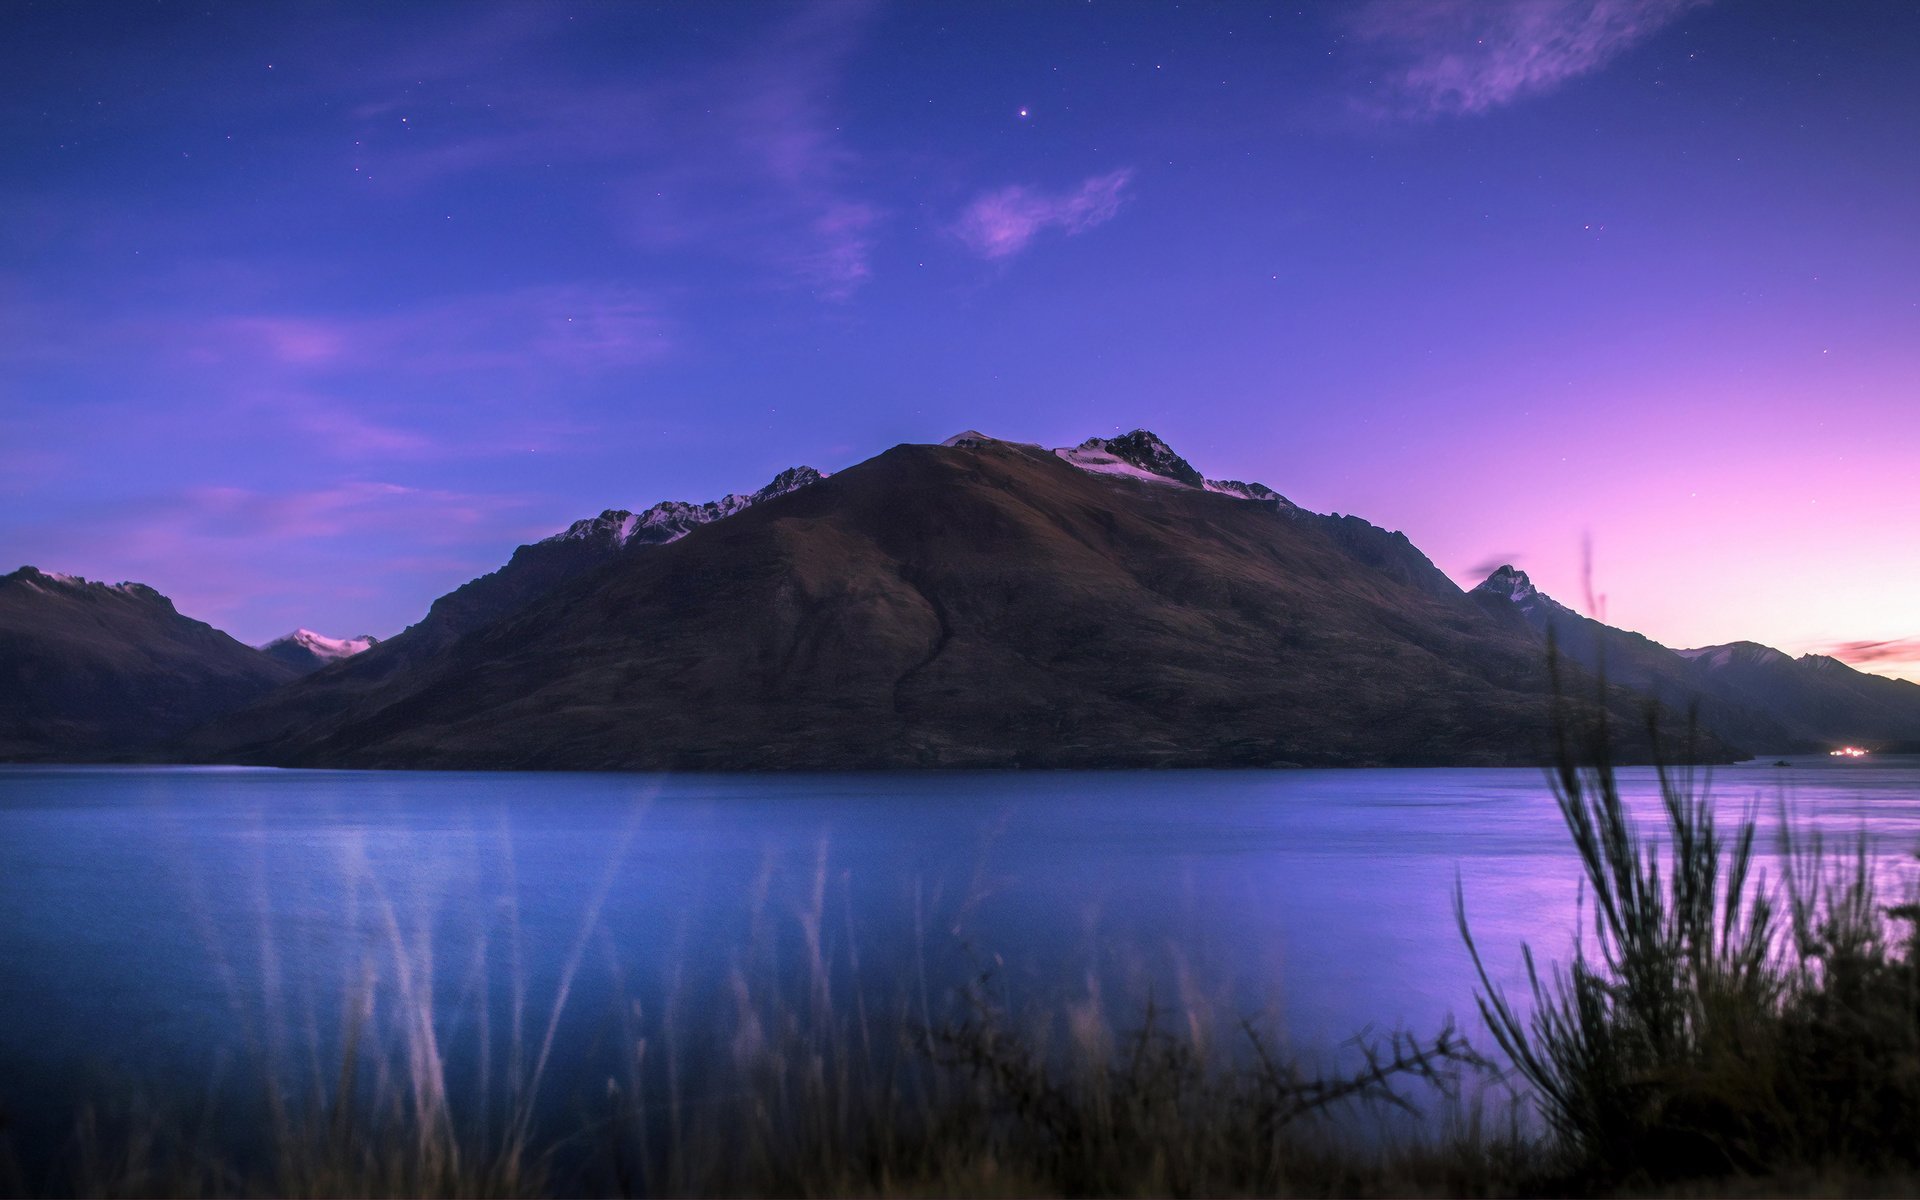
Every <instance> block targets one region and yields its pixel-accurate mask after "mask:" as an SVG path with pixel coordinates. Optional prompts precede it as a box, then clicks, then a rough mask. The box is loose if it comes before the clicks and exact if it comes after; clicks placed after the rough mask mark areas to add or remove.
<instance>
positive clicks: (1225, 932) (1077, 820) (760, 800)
mask: <svg viewBox="0 0 1920 1200" xmlns="http://www.w3.org/2000/svg"><path fill="white" fill-rule="evenodd" d="M1793 762H1794V764H1795V765H1794V766H1793V767H1792V769H1782V768H1776V767H1774V766H1773V765H1772V764H1771V763H1770V762H1769V763H1765V764H1754V765H1750V766H1740V767H1732V768H1721V769H1719V770H1718V771H1717V772H1715V774H1714V776H1713V781H1712V786H1713V794H1714V795H1715V796H1716V797H1717V798H1718V799H1719V800H1720V801H1721V802H1722V804H1723V806H1726V805H1731V806H1734V807H1735V808H1736V809H1737V808H1738V807H1742V806H1746V805H1758V806H1759V811H1760V813H1761V816H1762V817H1763V819H1764V820H1765V821H1767V822H1768V823H1770V822H1771V818H1772V816H1773V813H1774V812H1775V811H1776V809H1777V805H1778V804H1779V802H1780V801H1781V800H1782V799H1786V800H1788V801H1789V802H1791V804H1792V805H1793V806H1794V810H1795V811H1796V812H1797V813H1798V814H1799V815H1800V817H1801V818H1803V819H1805V820H1806V821H1809V822H1811V823H1813V824H1816V825H1818V826H1820V827H1821V828H1823V829H1825V830H1827V831H1828V832H1829V833H1832V834H1838V835H1843V836H1851V835H1852V834H1853V833H1855V832H1856V831H1860V830H1866V831H1868V832H1869V833H1870V834H1871V835H1872V836H1873V837H1874V838H1875V839H1876V845H1877V846H1878V847H1879V848H1880V849H1881V850H1883V851H1885V852H1886V853H1887V855H1888V861H1889V862H1890V863H1891V862H1895V861H1897V856H1898V855H1904V854H1906V853H1907V852H1909V851H1911V850H1912V849H1913V848H1914V847H1915V846H1916V845H1920V759H1886V760H1864V761H1858V762H1854V761H1835V760H1830V759H1826V758H1820V759H1795V760H1793ZM1625 775H1626V777H1627V779H1628V780H1629V783H1630V786H1631V788H1632V790H1633V792H1634V794H1635V796H1636V797H1637V800H1636V803H1637V804H1639V805H1641V806H1643V807H1644V806H1645V805H1646V804H1648V803H1650V798H1651V797H1652V796H1653V794H1654V793H1653V789H1652V776H1651V772H1649V771H1628V772H1626V773H1625ZM1647 811H1648V812H1649V815H1651V810H1650V809H1649V810H1647ZM1768 844H1769V845H1770V844H1771V843H1770V841H1769V843H1768ZM1890 869H1891V868H1890ZM1456 878H1458V880H1459V881H1460V884H1461V886H1462V887H1463V888H1464V891H1465V895H1466V901H1467V906H1468V910H1469V914H1470V916H1471V919H1472V922H1473V925H1474V927H1475V930H1476V933H1477V935H1478V937H1479V938H1480V941H1481V944H1482V946H1483V948H1484V949H1485V951H1486V953H1487V954H1488V957H1489V960H1490V962H1491V964H1492V965H1493V966H1494V967H1495V969H1496V971H1498V972H1499V973H1500V974H1501V975H1502V976H1503V977H1504V978H1507V979H1513V978H1515V976H1516V968H1517V966H1518V962H1519V957H1518V954H1519V944H1520V942H1521V941H1522V940H1523V939H1526V940H1531V941H1532V942H1533V944H1534V945H1535V946H1536V948H1538V949H1539V950H1541V951H1543V952H1544V954H1545V955H1546V956H1547V957H1561V956H1563V955H1564V951H1565V948H1566V946H1567V944H1568V939H1569V938H1570V937H1571V935H1572V932H1573V929H1574V925H1575V903H1574V901H1575V894H1576V888H1575V881H1576V868H1575V863H1574V861H1573V859H1572V856H1571V855H1570V853H1569V852H1568V849H1567V840H1566V836H1565V833H1564V830H1563V828H1562V825H1561V822H1560V818H1559V815H1558V813H1557V811H1556V810H1555V808H1554V804H1553V800H1552V797H1551V794H1550V793H1549V791H1548V790H1547V788H1546V786H1545V784H1544V781H1543V777H1542V776H1541V774H1540V773H1539V772H1537V771H1532V770H1391V771H1385V770H1382V771H1338V772H1335V771H1288V772H1258V771H1245V772H1177V773H1170V772H1136V773H1111V774H1099V773H1057V774H1056V773H971V774H957V773H956V774H914V775H892V774H872V775H816V776H800V775H795V776H716V775H681V776H638V775H523V774H458V773H401V772H391V773H389V772H369V773H361V772H324V771H279V770H254V769H198V768H77V767H56V768H34V767H11V768H0V1107H4V1109H5V1110H6V1111H7V1112H8V1113H10V1114H11V1115H12V1118H13V1122H14V1126H15V1128H16V1130H17V1131H18V1134H19V1140H20V1141H21V1142H22V1143H24V1144H38V1143H42V1142H43V1141H44V1140H45V1139H47V1138H49V1137H52V1136H53V1135H54V1134H55V1133H57V1132H59V1131H63V1130H65V1129H66V1128H69V1127H70V1125H71V1121H72V1114H73V1112H74V1108H75V1106H76V1105H77V1104H78V1103H80V1102H81V1101H82V1100H84V1099H86V1098H88V1097H90V1096H98V1095H100V1094H102V1092H103V1089H104V1090H107V1091H111V1090H113V1089H120V1090H122V1091H125V1090H126V1089H129V1088H134V1089H140V1088H145V1089H152V1090H153V1091H155V1092H156V1093H158V1094H161V1095H172V1096H191V1095H196V1094H208V1093H211V1092H212V1091H216V1090H218V1088H219V1087H220V1086H221V1083H220V1081H221V1080H223V1079H231V1078H235V1077H240V1076H245V1075H247V1074H248V1072H250V1071H253V1070H255V1069H256V1068H257V1064H258V1063H260V1062H271V1063H273V1064H276V1065H275V1067H274V1069H276V1070H278V1069H286V1070H290V1071H292V1070H298V1069H299V1067H300V1064H301V1063H303V1062H305V1063H307V1064H308V1065H311V1066H315V1067H317V1069H319V1070H320V1071H321V1073H322V1074H324V1072H325V1070H326V1067H325V1063H326V1062H327V1061H328V1058H329V1054H330V1053H337V1045H338V1039H339V1038H340V1037H341V1036H342V1034H341V1032H340V1031H341V1029H342V1028H343V1022H342V1016H341V1009H342V1007H343V1006H344V1005H345V1004H346V999H347V998H348V997H353V996H362V995H365V994H369V989H371V992H372V993H374V994H378V995H381V996H387V997H397V998H399V999H402V1000H405V1001H408V1002H410V1003H412V1004H413V1005H414V1006H415V1007H416V1008H425V1009H428V1010H430V1011H431V1012H432V1014H433V1020H434V1026H435V1036H436V1039H437V1043H436V1044H437V1045H438V1047H439V1048H440V1050H441V1051H442V1052H444V1053H445V1054H446V1055H447V1057H448V1060H449V1062H450V1063H466V1064H467V1066H466V1067H461V1068H460V1069H461V1070H468V1068H469V1067H470V1068H471V1070H470V1074H471V1075H472V1077H473V1078H475V1079H478V1078H480V1077H481V1076H482V1075H485V1074H486V1073H487V1072H488V1071H493V1070H497V1069H498V1067H499V1062H500V1061H501V1060H502V1059H503V1058H504V1056H505V1055H506V1051H505V1050H504V1049H500V1050H498V1051H496V1050H495V1049H493V1048H494V1047H505V1046H507V1045H508V1044H509V1043H510V1042H511V1041H512V1040H513V1039H512V1037H511V1036H510V1031H512V1030H514V1029H518V1030H520V1031H521V1033H522V1038H523V1040H524V1041H525V1043H526V1044H527V1046H529V1047H537V1045H538V1044H539V1042H540V1041H541V1040H542V1039H543V1037H544V1036H545V1033H546V1030H547V1027H548V1025H549V1022H550V1018H551V1024H552V1028H553V1054H552V1064H553V1065H552V1067H551V1069H550V1070H549V1072H548V1074H547V1076H546V1079H545V1081H544V1082H543V1084H542V1086H543V1088H545V1089H546V1090H547V1092H549V1093H550V1094H551V1095H553V1096H554V1097H556V1103H566V1102H568V1098H572V1099H573V1100H576V1101H577V1100H578V1098H579V1097H581V1096H585V1095H589V1094H591V1093H592V1091H593V1088H594V1087H595V1086H596V1083H603V1082H604V1079H605V1078H606V1077H608V1076H609V1075H610V1074H611V1073H612V1072H613V1071H614V1070H615V1066H614V1065H613V1064H616V1063H617V1062H619V1061H620V1060H621V1058H622V1056H623V1055H624V1054H627V1053H629V1042H628V1040H627V1039H630V1038H632V1037H633V1036H634V1032H635V1029H636V1028H655V1029H656V1030H657V1028H658V1027H660V1026H661V1025H662V1023H666V1024H668V1025H670V1026H672V1027H673V1028H677V1029H678V1030H679V1031H680V1033H681V1035H682V1036H683V1037H684V1038H686V1039H687V1043H686V1044H687V1045H689V1046H693V1045H697V1044H699V1043H700V1041H701V1038H700V1036H698V1034H697V1031H698V1030H700V1029H701V1028H703V1027H705V1028H706V1032H707V1033H710V1034H713V1035H714V1036H715V1037H716V1038H719V1039H721V1041H716V1042H715V1043H714V1044H716V1045H718V1044H721V1042H722V1041H724V1039H726V1038H728V1037H734V1036H737V1034H738V1031H737V1030H734V1029H730V1028H728V1026H729V1022H732V1021H736V1019H737V1016H738V1014H739V1013H740V1012H741V1011H744V1010H745V1009H746V1008H751V1007H752V1006H753V1005H754V1004H755V1003H757V1002H758V1001H759V1000H760V999H762V998H768V997H771V998H773V999H776V1000H777V999H778V998H779V997H780V996H782V995H784V994H786V993H787V992H789V991H792V992H793V994H795V995H799V996H801V997H802V998H804V996H805V995H806V992H805V986H804V985H802V986H800V987H799V988H798V990H797V991H795V990H794V989H795V987H796V984H795V981H796V980H799V979H803V978H805V977H806V975H807V972H808V970H809V964H814V963H823V964H825V966H826V970H827V973H828V975H829V976H830V980H831V987H832V988H833V989H834V991H835V994H837V995H839V996H841V997H842V998H843V1003H851V1001H852V999H854V998H859V999H864V1000H865V1001H867V1002H869V1003H870V1004H872V1005H873V1006H874V1007H875V1009H876V1010H883V1011H884V1010H886V1008H887V1006H889V1005H899V1004H903V1003H904V1004H907V1005H921V1004H924V1005H929V1006H930V1005H933V1004H937V1003H938V1001H939V999H940V998H941V997H945V996H950V995H951V994H952V989H953V988H954V987H955V986H956V985H958V984H961V983H964V982H965V981H967V980H969V979H972V978H974V977H976V976H977V975H979V974H980V973H981V972H982V971H987V970H990V971H991V972H992V978H993V981H994V982H993V987H995V988H996V989H999V991H998V993H997V994H1001V995H1005V996H1008V997H1010V998H1012V999H1013V1000H1014V1002H1015V1003H1016V1004H1018V1003H1023V1002H1028V1001H1031V1002H1032V1003H1034V1004H1036V1005H1042V1006H1044V1005H1045V1004H1048V1003H1052V1002H1055V1001H1058V1000H1069V1001H1076V1002H1082V1003H1084V1002H1086V1001H1087V1000H1088V998H1089V997H1090V996H1093V995H1095V994H1097V995H1098V997H1099V1001H1100V1003H1101V1005H1102V1006H1103V1007H1104V1009H1105V1010H1106V1011H1107V1012H1108V1013H1109V1014H1110V1015H1111V1016H1112V1018H1113V1019H1114V1020H1115V1021H1116V1022H1117V1023H1119V1024H1123V1025H1124V1024H1125V1022H1126V1020H1127V1019H1128V1017H1129V1015H1130V1014H1134V1013H1137V1011H1138V1005H1139V1004H1140V1002H1141V1001H1142V1000H1143V999H1144V998H1145V997H1146V996H1147V995H1148V994H1149V993H1151V994H1153V995H1154V996H1155V997H1157V998H1158V999H1159V1000H1160V1001H1162V1002H1173V1003H1176V1004H1177V1003H1182V1002H1191V1003H1195V1004H1198V1005H1201V1006H1205V1007H1208V1008H1210V1009H1211V1010H1212V1011H1213V1012H1215V1013H1216V1014H1217V1015H1221V1016H1225V1017H1227V1018H1229V1019H1232V1018H1238V1017H1240V1016H1245V1015H1257V1016H1258V1017H1259V1019H1261V1020H1263V1021H1266V1022H1268V1023H1269V1024H1270V1025H1271V1027H1272V1028H1275V1029H1277V1030H1280V1031H1283V1032H1284V1034H1285V1036H1286V1037H1287V1038H1288V1039H1289V1040H1290V1042H1291V1044H1292V1045H1293V1046H1294V1047H1295V1048H1296V1049H1297V1050H1298V1051H1300V1052H1301V1053H1304V1054H1307V1055H1309V1056H1312V1055H1315V1054H1325V1053H1329V1052H1330V1048H1331V1047H1335V1046H1337V1045H1338V1044H1339V1043H1340V1042H1341V1041H1343V1040H1344V1039H1346V1038H1349V1037H1350V1036H1352V1035H1353V1034H1355V1033H1356V1032H1358V1031H1359V1030H1361V1029H1362V1028H1363V1027H1365V1026H1368V1025H1372V1026H1374V1027H1376V1028H1391V1027H1395V1026H1400V1027H1405V1028H1406V1029H1408V1030H1411V1031H1414V1032H1430V1031H1432V1030H1435V1029H1437V1028H1438V1027H1439V1026H1440V1024H1441V1022H1443V1021H1444V1020H1445V1019H1446V1018H1447V1017H1448V1016H1449V1015H1453V1016H1456V1017H1458V1018H1459V1019H1460V1022H1461V1025H1462V1027H1463V1028H1464V1029H1465V1030H1466V1031H1467V1032H1468V1033H1469V1034H1481V1031H1480V1030H1479V1027H1478V1022H1477V1019H1475V1018H1474V1017H1473V1012H1474V1008H1473V1000H1472V993H1473V986H1474V985H1473V979H1472V968H1471V963H1470V961H1469V960H1468V957H1467V955H1466V954H1465V952H1464V950H1463V948H1462V946H1461V943H1460V939H1459V936H1458V934H1457V933H1456V931H1455V925H1454V917H1453V912H1452V900H1451V897H1452V893H1453V888H1454V883H1455V880H1456ZM563 989H564V993H565V998H564V1003H563V1004H559V1005H556V999H557V998H558V997H560V996H561V994H562V991H563ZM556 1011H557V1013H558V1016H557V1017H554V1014H555V1013H556ZM1479 1040H1480V1041H1481V1042H1482V1044H1485V1043H1486V1039H1485V1037H1484V1035H1483V1034H1481V1036H1480V1037H1479ZM529 1054H530V1055H531V1051H529ZM488 1055H492V1056H493V1057H492V1058H491V1059H489V1058H488V1057H487V1056H488ZM696 1057H697V1055H696ZM476 1061H477V1062H478V1064H479V1065H473V1064H474V1063H475V1062H476ZM489 1062H492V1063H493V1065H492V1066H488V1065H487V1064H488V1063H489ZM523 1065H524V1064H523ZM455 1073H456V1072H454V1071H453V1069H452V1068H450V1077H451V1075H452V1074H455ZM462 1077H463V1078H464V1077H466V1076H462Z"/></svg>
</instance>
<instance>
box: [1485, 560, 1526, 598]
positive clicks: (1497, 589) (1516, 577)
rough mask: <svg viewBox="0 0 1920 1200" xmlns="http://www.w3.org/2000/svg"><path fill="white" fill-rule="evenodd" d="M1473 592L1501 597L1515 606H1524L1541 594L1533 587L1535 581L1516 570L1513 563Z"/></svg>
mask: <svg viewBox="0 0 1920 1200" xmlns="http://www.w3.org/2000/svg"><path fill="white" fill-rule="evenodd" d="M1473 590H1474V591H1476V592H1485V593H1487V594H1488V595H1491V596H1499V597H1501V598H1502V599H1506V600H1511V601H1513V602H1514V603H1515V604H1523V603H1525V602H1526V601H1528V600H1531V599H1533V598H1534V597H1535V596H1538V595H1539V594H1540V589H1538V588H1536V587H1534V586H1533V580H1531V579H1528V578H1527V573H1526V572H1525V571H1521V570H1518V569H1516V568H1515V567H1514V566H1513V565H1512V564H1511V563H1508V564H1505V565H1503V566H1501V567H1500V569H1499V570H1497V571H1495V572H1494V573H1493V574H1491V575H1489V576H1487V577H1486V579H1485V580H1483V581H1481V584H1480V586H1479V587H1476V588H1474V589H1473Z"/></svg>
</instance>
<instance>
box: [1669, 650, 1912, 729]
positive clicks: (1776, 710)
mask: <svg viewBox="0 0 1920 1200" xmlns="http://www.w3.org/2000/svg"><path fill="white" fill-rule="evenodd" d="M1680 653H1681V654H1682V655H1684V656H1685V657H1686V658H1687V659H1688V665H1689V666H1691V667H1692V668H1693V670H1694V672H1695V675H1696V677H1697V678H1698V679H1699V680H1700V686H1701V687H1702V688H1705V689H1710V690H1712V691H1713V692H1714V693H1716V694H1718V695H1721V696H1727V697H1738V698H1740V699H1741V700H1743V701H1745V702H1747V703H1750V704H1752V705H1753V706H1755V707H1756V708H1759V709H1761V710H1762V711H1764V712H1765V713H1766V714H1767V715H1768V716H1770V717H1772V718H1773V719H1774V720H1776V721H1778V722H1780V724H1782V725H1784V726H1786V727H1787V728H1788V729H1790V730H1792V731H1793V732H1794V733H1795V734H1797V735H1799V736H1800V737H1802V738H1803V739H1805V740H1807V741H1811V742H1814V743H1816V744H1818V745H1819V746H1821V747H1829V748H1830V747H1835V746H1839V745H1842V744H1860V745H1865V746H1869V747H1872V748H1892V747H1893V746H1896V745H1898V746H1905V745H1910V744H1913V743H1915V742H1920V684H1913V683H1908V682H1907V681H1905V680H1903V679H1888V678H1886V677H1885V676H1880V675H1869V674H1867V673H1865V672H1863V671H1856V670H1854V669H1853V668H1852V667H1849V666H1847V665H1846V664H1845V663H1843V662H1841V661H1840V660H1839V659H1835V658H1828V657H1827V656H1825V655H1818V654H1809V655H1806V656H1805V657H1802V658H1794V657H1792V656H1790V655H1787V654H1783V653H1781V652H1780V651H1778V650H1775V649H1773V648H1772V647H1769V646H1762V645H1759V644H1757V643H1754V642H1732V643H1729V644H1727V645H1724V646H1707V647H1704V648H1702V649H1699V650H1683V651H1681V652H1680Z"/></svg>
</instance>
